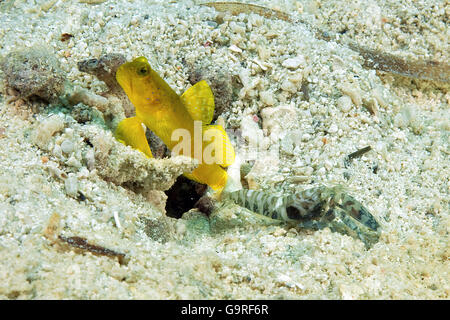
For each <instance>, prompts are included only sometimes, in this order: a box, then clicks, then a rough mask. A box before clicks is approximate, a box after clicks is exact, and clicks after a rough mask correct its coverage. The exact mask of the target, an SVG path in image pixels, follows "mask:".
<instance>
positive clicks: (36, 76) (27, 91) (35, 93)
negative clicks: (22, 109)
mask: <svg viewBox="0 0 450 320" xmlns="http://www.w3.org/2000/svg"><path fill="white" fill-rule="evenodd" d="M0 69H2V70H3V72H4V73H5V77H6V78H5V80H6V87H9V88H12V89H14V90H15V91H16V92H17V94H18V96H19V97H20V98H24V99H28V98H31V97H39V98H41V99H43V100H45V101H49V102H54V101H56V100H57V98H58V97H59V96H60V95H61V94H62V93H63V92H64V82H65V76H64V74H63V72H62V71H61V68H60V64H59V62H58V59H57V58H56V57H55V55H54V54H53V53H52V52H50V50H49V49H48V48H47V47H44V46H34V47H31V48H26V49H22V50H18V51H13V52H10V53H8V54H7V55H6V57H5V58H4V59H3V60H2V61H1V63H0Z"/></svg>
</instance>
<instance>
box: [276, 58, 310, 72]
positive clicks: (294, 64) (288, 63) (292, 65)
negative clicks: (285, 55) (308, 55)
mask: <svg viewBox="0 0 450 320" xmlns="http://www.w3.org/2000/svg"><path fill="white" fill-rule="evenodd" d="M305 64H306V61H305V57H304V56H297V57H295V58H289V59H286V60H284V61H283V63H282V64H281V65H282V66H283V67H285V68H288V69H297V68H299V67H300V66H304V65H305Z"/></svg>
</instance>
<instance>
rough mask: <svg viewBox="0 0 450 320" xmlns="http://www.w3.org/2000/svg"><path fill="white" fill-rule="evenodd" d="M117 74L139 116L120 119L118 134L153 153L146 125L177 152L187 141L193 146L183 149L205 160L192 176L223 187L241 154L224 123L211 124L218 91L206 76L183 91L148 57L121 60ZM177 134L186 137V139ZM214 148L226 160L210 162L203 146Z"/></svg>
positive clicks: (128, 143)
mask: <svg viewBox="0 0 450 320" xmlns="http://www.w3.org/2000/svg"><path fill="white" fill-rule="evenodd" d="M116 79H117V82H118V83H119V84H120V86H121V87H122V88H123V90H124V91H125V93H126V94H127V96H128V98H129V99H130V101H131V102H132V103H133V105H134V107H135V108H136V116H135V117H132V118H126V119H124V120H122V121H121V122H120V123H119V125H118V126H117V129H116V132H115V136H116V138H117V139H118V140H119V141H121V142H122V143H124V144H126V145H130V146H132V147H133V148H135V149H138V150H140V151H141V152H143V153H144V154H146V155H147V156H148V157H152V153H151V150H150V147H149V145H148V142H147V139H146V138H145V129H144V128H143V126H142V124H145V126H146V127H147V128H149V129H150V130H152V131H153V132H154V133H155V134H156V135H157V136H158V137H159V138H160V139H161V140H162V141H163V142H164V143H165V144H166V145H167V147H168V148H169V149H170V150H172V151H173V152H174V151H175V150H173V149H174V148H176V149H178V148H180V145H181V146H183V144H184V146H187V147H186V148H183V147H181V148H180V149H181V150H183V152H182V153H181V154H184V155H188V156H191V157H192V158H196V159H197V160H199V163H200V164H199V166H198V167H197V168H196V169H195V170H193V171H192V172H191V173H185V176H186V177H188V178H189V179H192V180H194V181H197V182H200V183H204V184H207V185H208V186H210V187H211V188H212V189H214V190H218V191H221V190H222V189H223V188H224V187H225V185H226V183H227V177H228V176H227V173H226V171H225V170H224V169H223V167H227V166H229V165H231V164H232V163H233V162H234V157H235V153H234V149H233V146H232V145H231V143H230V140H229V138H228V135H227V133H226V132H225V130H224V129H223V127H222V126H220V125H210V123H211V121H212V118H213V114H214V96H213V93H212V91H211V88H210V87H209V85H208V84H207V82H206V81H204V80H202V81H200V82H198V83H196V84H195V85H193V86H192V87H190V88H189V89H188V90H186V92H185V93H183V94H182V95H181V96H179V95H178V94H177V93H176V92H175V91H174V90H173V89H172V88H171V87H170V86H169V85H168V84H167V83H166V82H165V81H164V80H163V79H162V78H161V77H160V76H159V75H158V73H157V72H156V71H154V70H153V69H152V68H151V67H150V64H149V63H148V61H147V59H146V58H145V57H139V58H136V59H134V60H133V61H131V62H127V63H124V64H123V65H121V66H120V67H119V68H118V70H117V72H116ZM176 130H178V131H176ZM178 133H181V135H179V134H178ZM183 133H184V134H183ZM186 134H187V135H186ZM174 137H175V138H180V137H181V139H183V141H182V143H183V144H181V142H180V140H177V139H173V138H174ZM186 139H189V141H186ZM186 143H187V144H186ZM210 144H212V146H213V148H211V147H210ZM208 147H209V150H213V151H212V155H213V156H216V155H217V157H216V159H218V160H220V161H215V162H211V161H204V159H203V150H205V148H208ZM186 149H188V150H186ZM199 150H200V152H199ZM219 158H220V159H219Z"/></svg>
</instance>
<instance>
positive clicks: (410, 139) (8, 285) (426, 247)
mask: <svg viewBox="0 0 450 320" xmlns="http://www.w3.org/2000/svg"><path fill="white" fill-rule="evenodd" d="M35 2H36V4H34V5H30V2H29V1H14V2H12V1H11V2H6V3H3V4H1V6H0V21H2V25H1V26H0V39H2V41H1V47H0V56H4V55H6V54H7V53H9V52H11V51H13V50H18V49H20V48H23V46H32V45H35V44H41V43H42V42H44V43H46V44H47V45H48V46H49V47H50V49H51V50H53V51H54V52H55V54H56V55H57V56H58V58H59V59H60V61H61V63H62V69H63V71H64V72H66V73H67V77H68V80H70V81H71V82H72V83H74V84H75V85H79V86H82V87H84V88H87V89H89V90H92V91H94V92H97V93H98V92H101V91H103V90H104V89H105V85H104V84H103V83H101V82H100V81H98V80H97V79H95V78H94V77H93V76H90V75H87V74H84V73H81V72H79V71H78V70H77V66H76V63H77V62H78V61H79V60H82V59H85V58H89V57H98V56H99V55H100V54H104V53H111V52H117V53H123V54H125V55H126V56H127V59H132V58H134V57H137V56H141V55H145V56H147V57H148V58H149V60H150V62H151V65H152V67H153V68H154V69H155V70H157V71H158V72H160V75H161V76H162V77H163V78H165V79H166V81H167V82H168V83H169V84H170V85H171V86H172V87H173V88H174V89H176V90H177V91H178V92H180V93H181V92H183V91H184V90H185V89H186V88H187V87H188V86H189V82H188V80H187V79H188V70H187V69H188V68H186V67H185V66H184V65H183V61H185V62H186V63H188V64H189V63H191V64H192V63H195V62H197V63H200V65H201V64H202V63H205V64H206V63H207V62H211V61H212V62H213V63H214V64H216V65H220V66H221V67H223V68H225V69H226V70H228V71H229V72H230V73H231V74H232V76H233V77H234V78H236V79H238V80H237V82H238V83H241V84H242V86H243V87H242V89H241V90H240V91H238V96H237V98H238V100H237V101H235V102H233V104H232V106H230V107H229V109H228V110H227V111H226V112H225V113H224V114H223V116H224V119H225V121H226V123H227V125H228V127H230V128H239V127H240V126H241V124H242V122H243V121H242V119H244V118H246V117H247V116H251V117H253V116H254V115H258V117H259V119H260V124H261V122H262V128H264V129H265V131H264V132H263V131H261V130H260V129H259V128H258V127H254V126H253V127H251V126H250V125H248V126H246V125H242V130H243V131H245V130H248V132H250V133H254V134H255V135H258V134H262V133H263V134H264V136H265V139H266V140H265V141H266V142H267V143H268V144H272V146H275V145H276V144H277V143H278V142H277V141H278V139H281V145H282V147H281V149H282V152H281V153H280V159H279V160H280V161H279V162H278V163H277V162H276V161H273V162H272V161H269V160H271V159H267V158H264V159H263V161H264V163H265V164H266V166H265V167H264V168H263V169H264V170H257V167H256V166H255V167H254V168H255V169H254V170H253V174H254V181H253V182H252V183H255V185H257V186H258V187H259V188H262V189H275V190H278V191H283V192H288V191H293V190H295V189H297V188H298V189H302V188H304V187H307V186H309V184H311V183H312V184H316V183H326V184H342V185H344V186H346V187H347V189H348V190H349V193H350V194H352V195H354V196H355V197H356V198H357V199H358V200H361V202H362V203H363V204H364V205H365V206H366V207H367V208H368V209H369V210H370V212H371V213H372V214H373V215H374V216H375V217H376V218H377V220H378V221H379V222H380V224H381V226H382V230H383V231H382V235H381V238H380V241H379V243H377V244H376V245H375V246H374V247H373V248H371V249H370V250H365V248H364V245H363V244H362V243H361V242H360V241H357V240H355V239H353V238H350V237H347V236H343V235H341V234H336V233H331V232H330V231H329V230H328V229H325V230H322V231H318V232H306V231H296V230H289V229H287V228H285V227H284V226H282V225H281V226H277V225H273V224H272V225H271V223H267V221H264V219H261V220H259V219H258V217H253V216H251V215H248V213H241V214H239V212H241V211H242V210H239V209H238V208H237V207H235V206H234V207H233V206H231V207H230V206H228V207H224V208H223V209H221V210H219V212H218V213H217V214H216V215H215V217H214V219H212V220H211V224H209V223H208V220H207V219H206V218H203V217H201V216H200V217H198V216H194V217H191V219H185V220H179V221H177V222H176V223H175V231H174V235H173V238H174V239H173V240H171V241H168V242H166V243H164V244H161V243H159V242H155V241H153V240H152V239H150V238H149V237H148V236H147V235H146V234H145V233H144V227H143V225H142V224H141V223H140V222H139V221H140V217H147V218H158V217H160V216H161V214H162V213H161V212H160V211H158V210H157V209H156V208H155V207H154V206H153V205H152V204H151V203H150V202H148V201H147V200H146V199H145V198H144V197H143V196H141V195H136V194H135V193H134V192H132V191H130V190H127V189H125V188H123V187H118V186H116V185H114V184H113V183H111V182H107V181H105V180H103V179H102V178H101V177H100V176H99V175H98V174H97V172H96V170H89V169H87V168H86V167H87V164H85V163H83V162H82V163H81V166H77V165H76V164H74V163H71V162H69V163H68V162H67V158H65V159H62V158H61V157H60V156H58V155H55V154H54V153H52V152H51V151H46V150H45V149H40V148H39V147H37V146H36V145H35V144H33V141H32V140H33V139H32V136H33V132H34V131H33V130H35V129H34V128H35V126H36V125H38V124H39V123H40V121H42V119H43V117H42V116H41V115H38V116H33V115H32V112H31V111H29V110H27V106H26V105H22V106H21V105H20V103H18V105H17V106H14V103H13V104H8V103H7V101H6V100H7V99H8V98H9V97H8V96H7V95H6V94H3V95H2V96H1V97H0V99H1V100H0V108H1V115H0V159H1V160H0V256H1V257H2V259H1V260H0V298H1V299H15V298H19V299H40V298H56V299H60V298H68V299H76V298H81V299H114V298H116V299H130V298H132V299H139V298H145V299H148V298H151V299H167V298H172V299H173V298H176V299H225V298H226V299H257V298H281V299H288V298H293V299H448V296H449V292H450V282H449V279H450V276H449V271H450V265H449V244H448V232H449V227H450V217H449V202H448V199H449V187H450V182H449V172H450V168H449V167H450V161H449V153H450V149H449V144H448V141H449V130H450V126H449V121H448V119H450V112H449V102H450V95H449V93H448V88H449V86H448V84H438V83H433V82H427V81H416V80H410V79H405V78H400V77H396V76H392V75H389V74H377V73H376V72H375V71H373V70H366V69H364V68H362V67H361V58H360V57H358V54H357V53H355V52H353V51H351V50H350V49H347V48H344V47H342V46H340V45H337V44H336V43H327V42H324V41H319V40H317V39H315V38H314V37H313V33H311V32H309V31H308V29H307V28H306V26H303V25H301V24H292V23H289V22H284V21H279V20H270V19H267V18H262V17H259V16H257V15H250V16H247V15H240V16H239V17H233V16H230V15H228V16H225V19H224V20H225V22H224V23H222V24H219V25H218V26H216V25H215V24H214V23H212V22H213V21H215V16H216V13H215V11H214V10H213V9H210V8H204V7H198V6H197V5H196V3H200V1H195V2H193V1H181V2H180V3H178V4H175V3H168V4H164V3H165V1H159V2H158V3H155V4H151V5H149V4H147V1H139V0H137V1H127V2H122V1H105V2H104V3H101V4H98V5H90V4H86V3H79V2H78V1H71V2H68V1H35ZM348 2H349V3H350V2H351V3H354V2H353V1H348ZM252 3H259V4H262V5H269V3H270V6H271V7H273V8H277V9H280V10H283V11H286V12H290V13H295V11H297V12H299V13H302V14H303V18H305V17H306V18H307V17H310V18H311V23H313V24H315V25H317V26H320V27H322V28H323V27H326V28H330V30H332V31H339V30H340V27H341V26H340V25H338V24H339V23H340V24H342V26H347V27H348V28H349V30H350V31H349V32H348V35H346V36H349V37H354V39H355V40H357V41H358V42H360V43H361V44H363V45H366V44H374V47H376V48H379V47H381V48H383V49H385V50H386V51H387V52H391V53H396V54H399V55H402V56H414V57H417V55H420V57H422V58H433V59H437V60H438V61H446V60H448V52H449V51H448V47H446V46H448V44H447V43H446V42H445V39H448V35H447V36H445V35H444V34H442V32H445V29H444V30H442V29H440V27H441V24H440V21H441V18H440V17H439V15H437V14H436V12H440V11H441V9H440V7H442V6H443V3H444V2H439V3H438V4H436V5H435V7H433V6H432V4H435V1H421V2H420V5H417V8H416V7H413V5H412V4H409V2H408V3H406V1H405V3H402V4H401V5H400V4H398V5H397V4H395V3H394V1H392V3H391V2H389V3H388V4H386V5H381V3H383V4H384V3H385V1H381V0H380V1H375V2H372V5H371V9H370V10H371V11H367V10H366V8H365V6H363V5H362V3H363V1H361V6H359V7H352V6H353V5H352V6H348V5H347V2H342V3H341V2H333V4H335V6H337V7H336V8H335V10H331V9H330V8H331V4H328V3H327V4H326V5H323V6H318V5H317V3H318V2H317V1H280V3H279V4H278V5H274V4H272V2H269V1H262V2H252ZM427 7H430V8H433V9H430V10H426V11H420V10H419V9H422V8H427ZM369 12H371V14H369ZM372 12H375V13H378V15H379V16H386V18H388V19H391V20H392V19H393V20H395V22H393V24H395V23H397V22H398V21H397V20H398V19H397V18H394V17H395V16H403V17H405V18H404V19H405V21H406V23H405V26H404V27H403V29H402V28H401V27H400V26H398V28H397V27H395V28H393V29H395V30H393V31H389V30H392V29H385V31H384V32H383V33H381V32H379V29H377V28H378V27H377V26H378V24H377V23H373V24H372V23H370V22H368V20H367V19H369V18H370V19H375V20H376V19H378V18H377V16H376V15H374V14H372ZM146 14H148V18H147V19H145V15H146ZM416 14H417V15H418V17H420V18H422V20H421V21H425V22H422V23H425V24H426V26H428V27H429V28H428V29H433V28H437V29H436V30H437V31H436V32H423V33H414V34H409V33H408V32H414V30H415V27H413V26H410V25H409V24H408V23H412V22H408V21H409V20H408V17H410V18H411V19H412V20H414V19H415V18H414V19H413V17H414V15H416ZM313 15H314V17H313ZM349 15H351V19H350V18H349ZM327 19H328V20H327ZM399 19H400V18H399ZM412 20H411V21H412ZM324 21H328V22H324ZM377 21H378V20H377ZM377 21H375V22H377ZM333 22H334V23H333ZM397 29H399V30H400V31H401V30H403V31H401V32H400V31H398V30H397ZM428 29H427V30H428ZM377 30H378V31H377ZM446 32H448V27H447V31H446ZM62 33H70V34H72V35H73V36H74V37H73V38H71V39H70V40H69V41H66V42H62V41H60V37H61V34H62ZM401 36H404V37H406V38H407V39H403V40H402V41H403V42H404V41H407V42H408V41H411V39H415V40H414V43H412V44H410V45H408V46H402V43H403V42H402V41H400V40H399V37H401ZM223 37H227V38H228V39H229V41H227V40H225V39H223ZM207 41H209V42H211V43H212V45H205V43H207ZM410 43H411V42H410ZM446 48H447V49H446ZM299 56H301V58H298V57H299ZM292 58H294V59H300V60H301V61H297V62H298V65H297V66H295V65H293V64H297V63H296V61H292V60H291V61H289V62H286V60H287V59H292ZM441 59H442V60H441ZM251 61H254V62H251ZM283 62H285V63H284V66H283ZM290 63H291V64H290ZM258 64H262V65H263V66H264V68H267V71H265V72H264V71H263V70H262V69H261V67H260V66H258ZM290 68H291V69H292V70H291V69H290ZM0 75H1V74H0ZM305 82H308V83H309V96H310V97H309V101H305V100H304V94H303V93H302V92H301V90H300V89H301V84H302V83H305ZM343 93H346V94H347V95H348V96H351V97H350V98H351V99H350V100H353V102H351V101H350V100H349V98H341V97H342V96H346V95H343ZM359 99H361V104H362V105H358V104H359ZM364 106H369V107H370V106H375V110H376V114H375V115H373V114H371V113H370V112H369V111H368V109H367V108H366V107H364ZM268 108H275V109H268ZM263 110H265V111H263ZM277 110H286V111H284V112H285V113H288V112H293V114H294V116H290V117H288V119H286V120H282V116H283V113H280V112H277ZM65 126H66V128H72V129H74V130H75V134H74V136H73V139H74V140H76V139H78V137H79V135H78V131H77V130H81V131H82V130H84V129H83V126H82V125H79V124H76V123H74V121H73V120H71V119H70V118H66V119H65ZM66 130H67V129H66ZM325 131H326V132H328V133H325ZM286 133H290V134H291V133H293V134H294V137H293V138H292V137H290V138H289V137H286V136H285V135H286ZM68 137H69V138H70V137H72V136H71V131H70V130H69V132H67V131H65V132H64V131H61V132H57V133H55V137H54V138H52V139H54V141H57V140H58V139H60V140H59V141H60V143H61V141H62V139H67V138H68ZM54 141H53V142H52V143H54ZM77 141H78V140H77ZM324 142H326V143H325V144H324ZM77 143H78V144H76V146H78V147H76V148H81V146H85V143H84V142H83V141H82V139H81V140H80V141H78V142H77ZM366 145H370V146H372V148H373V150H372V151H370V152H369V153H367V154H365V155H364V156H363V157H362V158H360V159H355V160H354V161H353V162H352V164H351V166H350V167H349V168H345V167H344V163H343V159H344V157H345V156H346V155H348V154H349V153H351V152H354V151H356V150H357V149H359V148H361V147H365V146H366ZM243 147H244V146H236V149H237V151H238V152H239V150H241V149H243ZM77 150H78V149H76V150H75V151H74V153H76V152H77ZM42 157H48V158H49V160H50V162H53V163H55V164H56V165H57V166H58V167H59V168H60V169H61V170H62V171H64V172H66V173H68V174H70V173H72V176H77V177H78V183H79V189H80V190H82V191H83V193H84V194H86V196H89V197H90V199H88V200H87V201H84V202H83V201H77V200H76V199H74V198H73V197H71V196H68V195H67V192H66V187H65V183H64V181H63V180H62V179H59V178H57V177H55V176H54V175H52V173H51V172H50V171H49V170H48V165H46V164H43V158H42ZM75 158H76V157H75ZM80 159H82V157H80ZM272 160H273V159H272ZM80 161H81V160H80ZM375 164H376V165H377V166H378V170H377V172H376V173H374V172H373V166H374V165H375ZM344 173H345V174H346V175H347V176H348V177H349V179H348V180H347V179H346V178H344ZM292 176H297V177H299V176H300V177H301V178H298V179H300V180H301V181H302V182H294V181H293V180H292ZM297 181H298V180H297ZM55 212H56V213H58V214H59V215H60V216H61V218H62V226H63V230H62V232H63V234H65V235H66V236H80V237H85V238H87V239H88V240H89V241H90V242H92V243H96V244H98V245H103V246H105V247H107V248H110V249H114V250H117V251H119V252H124V253H126V254H127V255H128V256H129V258H130V261H129V263H128V264H127V265H120V264H119V263H118V262H117V260H116V259H111V258H108V257H98V256H93V255H91V254H80V253H76V252H74V251H64V250H57V248H56V247H55V246H52V245H51V243H50V242H49V240H48V239H46V238H45V237H43V234H42V232H43V230H44V228H45V227H46V225H47V222H48V219H49V218H50V216H51V215H52V214H53V213H55ZM114 215H116V216H118V217H119V219H120V222H121V227H122V228H120V229H119V228H118V227H117V223H116V222H115V219H114ZM196 217H197V218H196Z"/></svg>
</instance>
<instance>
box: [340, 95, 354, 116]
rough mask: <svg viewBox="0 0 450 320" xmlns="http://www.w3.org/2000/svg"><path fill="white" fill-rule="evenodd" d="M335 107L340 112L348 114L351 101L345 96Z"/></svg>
mask: <svg viewBox="0 0 450 320" xmlns="http://www.w3.org/2000/svg"><path fill="white" fill-rule="evenodd" d="M337 106H338V107H339V109H341V111H342V112H349V111H350V110H351V108H352V99H351V98H350V97H349V96H347V95H345V96H342V97H340V98H339V99H338V100H337Z"/></svg>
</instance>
